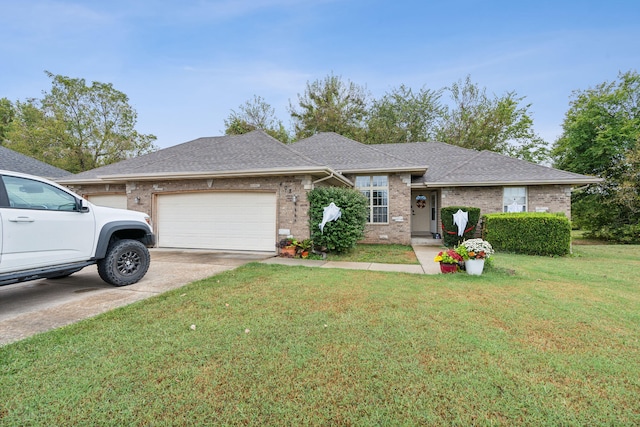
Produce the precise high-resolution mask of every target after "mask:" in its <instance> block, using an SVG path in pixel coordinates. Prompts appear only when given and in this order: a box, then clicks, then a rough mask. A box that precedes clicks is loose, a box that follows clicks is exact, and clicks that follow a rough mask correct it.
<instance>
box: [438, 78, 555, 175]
mask: <svg viewBox="0 0 640 427" xmlns="http://www.w3.org/2000/svg"><path fill="white" fill-rule="evenodd" d="M447 92H448V93H449V94H450V95H451V101H452V103H453V107H452V108H445V109H444V112H443V114H442V123H441V125H440V126H439V128H438V130H437V133H436V137H437V139H438V141H441V142H446V143H447V144H452V145H458V146H461V147H465V148H472V149H475V150H490V151H495V152H498V153H502V154H506V155H510V156H512V157H517V158H521V159H524V160H529V161H533V162H541V161H543V160H546V159H547V157H548V152H547V147H546V142H545V141H544V140H542V138H540V137H539V136H537V135H536V134H535V133H534V131H533V120H532V119H531V117H530V114H529V108H530V106H531V104H527V105H524V106H521V105H520V104H521V102H522V101H523V100H524V97H518V96H517V95H516V93H515V92H508V93H506V94H505V95H503V96H501V97H493V98H489V96H487V93H486V89H484V88H480V87H479V86H478V85H477V84H475V83H473V82H472V81H471V78H470V77H469V76H467V78H466V80H465V81H464V82H461V81H460V82H456V83H454V84H453V85H451V86H450V87H449V88H447Z"/></svg>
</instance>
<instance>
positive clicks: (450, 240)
mask: <svg viewBox="0 0 640 427" xmlns="http://www.w3.org/2000/svg"><path fill="white" fill-rule="evenodd" d="M458 209H461V210H462V211H464V212H468V213H469V222H468V223H467V226H466V227H465V229H467V230H469V231H467V232H465V233H464V234H463V235H462V236H458V227H457V226H456V225H455V224H454V222H453V214H455V213H456V212H458ZM440 218H442V225H443V230H442V231H443V235H442V238H443V240H444V242H443V243H444V245H445V246H447V247H449V248H451V247H454V246H458V245H459V244H460V242H462V241H463V240H467V239H472V238H473V237H474V235H475V234H476V231H477V230H476V227H477V225H478V221H479V220H480V208H473V207H469V206H447V207H445V208H442V209H440Z"/></svg>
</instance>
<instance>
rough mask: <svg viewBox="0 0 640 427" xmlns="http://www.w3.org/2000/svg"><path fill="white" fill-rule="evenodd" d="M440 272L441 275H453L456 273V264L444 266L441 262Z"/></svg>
mask: <svg viewBox="0 0 640 427" xmlns="http://www.w3.org/2000/svg"><path fill="white" fill-rule="evenodd" d="M440 271H441V272H443V273H455V272H456V271H458V264H445V263H443V262H441V263H440Z"/></svg>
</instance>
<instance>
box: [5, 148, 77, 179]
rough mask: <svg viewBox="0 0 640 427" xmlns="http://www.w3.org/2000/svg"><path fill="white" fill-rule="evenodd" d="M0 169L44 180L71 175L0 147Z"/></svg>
mask: <svg viewBox="0 0 640 427" xmlns="http://www.w3.org/2000/svg"><path fill="white" fill-rule="evenodd" d="M0 169H4V170H8V171H13V172H20V173H26V174H29V175H37V176H41V177H44V178H60V177H63V176H67V175H71V174H70V173H69V172H67V171H66V170H64V169H60V168H57V167H55V166H51V165H50V164H48V163H45V162H41V161H40V160H36V159H34V158H33V157H29V156H26V155H24V154H21V153H18V152H17V151H13V150H11V149H9V148H7V147H3V146H2V145H0Z"/></svg>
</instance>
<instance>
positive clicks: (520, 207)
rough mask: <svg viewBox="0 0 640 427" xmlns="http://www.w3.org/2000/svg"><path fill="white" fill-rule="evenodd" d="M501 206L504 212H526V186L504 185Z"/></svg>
mask: <svg viewBox="0 0 640 427" xmlns="http://www.w3.org/2000/svg"><path fill="white" fill-rule="evenodd" d="M502 206H503V211H504V212H526V211H527V187H504V193H503V197H502Z"/></svg>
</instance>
